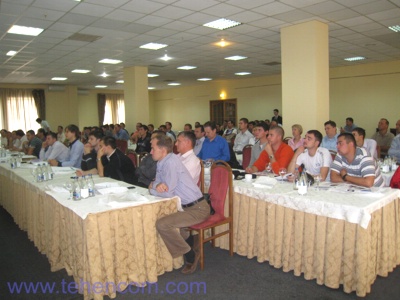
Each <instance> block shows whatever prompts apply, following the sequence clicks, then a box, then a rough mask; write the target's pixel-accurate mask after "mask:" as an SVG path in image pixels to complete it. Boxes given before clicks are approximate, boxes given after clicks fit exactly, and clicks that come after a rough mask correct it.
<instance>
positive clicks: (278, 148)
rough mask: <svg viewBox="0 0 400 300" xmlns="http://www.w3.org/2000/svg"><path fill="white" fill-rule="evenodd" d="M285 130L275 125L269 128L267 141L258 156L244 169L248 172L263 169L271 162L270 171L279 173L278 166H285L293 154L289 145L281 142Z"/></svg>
mask: <svg viewBox="0 0 400 300" xmlns="http://www.w3.org/2000/svg"><path fill="white" fill-rule="evenodd" d="M284 135H285V132H284V130H283V128H282V127H280V126H275V127H271V128H270V129H269V134H268V143H267V144H266V145H265V148H264V151H262V152H261V154H260V157H259V158H258V159H257V160H256V161H255V162H254V164H253V166H251V167H250V168H247V169H246V172H248V173H255V172H261V171H264V170H265V168H266V165H268V164H271V168H272V171H273V172H274V173H275V174H278V173H279V169H280V168H287V167H288V166H289V163H290V161H291V159H292V157H293V155H294V152H293V150H292V148H291V147H290V146H288V145H287V144H285V143H284V142H283V137H284Z"/></svg>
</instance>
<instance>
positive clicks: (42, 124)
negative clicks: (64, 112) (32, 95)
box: [36, 118, 50, 133]
mask: <svg viewBox="0 0 400 300" xmlns="http://www.w3.org/2000/svg"><path fill="white" fill-rule="evenodd" d="M36 122H38V123H39V124H40V127H42V128H43V129H44V131H46V133H47V132H49V131H50V125H49V123H48V122H47V121H46V120H42V119H41V118H37V119H36Z"/></svg>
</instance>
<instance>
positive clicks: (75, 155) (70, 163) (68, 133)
mask: <svg viewBox="0 0 400 300" xmlns="http://www.w3.org/2000/svg"><path fill="white" fill-rule="evenodd" d="M65 137H66V138H67V140H68V141H69V157H68V159H66V160H63V161H60V160H55V159H50V160H49V164H50V165H52V166H58V167H74V168H80V166H81V160H82V154H83V144H82V142H81V141H80V140H79V137H80V131H79V128H78V126H76V125H74V124H70V125H68V126H67V127H66V128H65Z"/></svg>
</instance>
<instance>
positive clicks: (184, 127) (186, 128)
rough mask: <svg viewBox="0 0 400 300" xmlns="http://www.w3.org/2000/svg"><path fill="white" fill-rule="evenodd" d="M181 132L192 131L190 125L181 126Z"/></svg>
mask: <svg viewBox="0 0 400 300" xmlns="http://www.w3.org/2000/svg"><path fill="white" fill-rule="evenodd" d="M183 131H192V124H189V123H186V124H185V126H183Z"/></svg>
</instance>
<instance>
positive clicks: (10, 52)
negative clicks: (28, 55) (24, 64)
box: [6, 50, 18, 56]
mask: <svg viewBox="0 0 400 300" xmlns="http://www.w3.org/2000/svg"><path fill="white" fill-rule="evenodd" d="M17 53H18V52H17V51H14V50H10V51H8V52H7V54H6V55H7V56H14V55H15V54H17Z"/></svg>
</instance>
